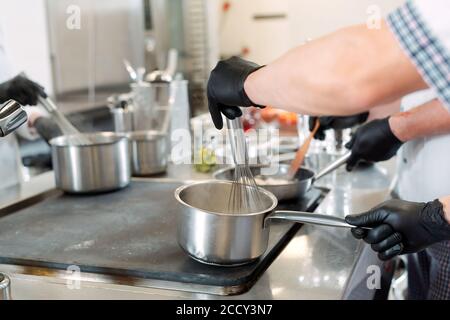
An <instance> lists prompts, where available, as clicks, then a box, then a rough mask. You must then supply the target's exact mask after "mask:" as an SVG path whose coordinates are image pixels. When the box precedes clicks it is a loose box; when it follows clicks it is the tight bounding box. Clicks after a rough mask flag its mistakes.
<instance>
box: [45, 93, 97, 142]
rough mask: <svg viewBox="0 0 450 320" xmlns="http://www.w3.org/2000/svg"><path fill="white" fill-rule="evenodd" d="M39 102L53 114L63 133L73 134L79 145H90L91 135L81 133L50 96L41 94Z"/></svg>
mask: <svg viewBox="0 0 450 320" xmlns="http://www.w3.org/2000/svg"><path fill="white" fill-rule="evenodd" d="M38 99H39V103H40V104H41V105H42V106H43V107H44V108H45V110H47V112H48V113H49V114H50V115H51V116H52V118H53V120H55V122H56V124H57V125H58V126H59V128H60V129H61V131H62V133H63V134H64V135H66V136H69V135H70V136H72V139H73V140H72V141H75V139H76V141H75V143H76V144H77V145H89V144H91V141H90V140H89V136H87V135H83V134H80V131H78V129H77V128H75V127H74V126H73V125H72V124H71V123H70V121H69V120H67V118H66V116H65V115H64V114H62V112H60V111H59V110H58V108H57V107H56V104H55V103H54V102H53V100H52V99H50V98H49V97H47V98H44V97H41V96H39V98H38Z"/></svg>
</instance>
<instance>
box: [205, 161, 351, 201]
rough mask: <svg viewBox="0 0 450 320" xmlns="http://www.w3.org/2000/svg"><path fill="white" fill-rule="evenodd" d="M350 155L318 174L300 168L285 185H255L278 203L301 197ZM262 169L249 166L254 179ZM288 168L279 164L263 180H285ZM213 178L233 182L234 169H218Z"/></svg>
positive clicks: (261, 167) (286, 165)
mask: <svg viewBox="0 0 450 320" xmlns="http://www.w3.org/2000/svg"><path fill="white" fill-rule="evenodd" d="M350 155H351V153H347V154H345V155H344V156H342V157H340V158H339V159H337V160H335V161H333V162H332V163H330V164H329V165H328V166H326V167H325V168H324V169H323V170H321V171H320V172H319V173H318V174H315V173H314V171H312V170H310V169H308V168H305V167H301V168H300V169H299V170H298V172H297V174H296V176H295V179H294V180H290V181H286V182H285V183H274V184H270V183H269V180H267V181H268V182H267V183H264V181H261V182H260V181H257V183H258V185H259V186H260V187H261V188H264V189H266V190H267V191H270V192H271V193H273V194H274V195H275V197H277V199H278V200H279V201H282V200H290V199H295V198H298V197H302V196H304V195H305V194H306V192H308V190H309V189H310V188H311V186H312V184H313V183H314V182H315V181H317V180H319V179H320V178H322V177H324V176H326V175H327V174H329V173H331V172H333V171H334V170H336V169H337V168H339V167H340V166H341V165H343V164H344V163H346V162H347V160H348V158H349V157H350ZM264 167H265V166H264V165H250V170H251V171H252V174H253V176H254V177H258V176H260V175H261V174H262V169H263V168H264ZM289 167H290V165H288V164H281V163H280V164H279V167H278V172H277V173H276V174H274V175H270V176H265V178H269V179H270V178H272V179H276V178H280V179H285V177H286V175H287V173H288V171H289ZM213 177H214V178H215V179H218V180H227V181H233V177H234V167H229V168H224V169H220V170H218V171H216V172H215V173H214V175H213Z"/></svg>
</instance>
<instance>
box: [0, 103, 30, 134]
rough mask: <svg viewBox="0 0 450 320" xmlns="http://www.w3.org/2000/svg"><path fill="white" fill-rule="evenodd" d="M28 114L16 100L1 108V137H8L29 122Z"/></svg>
mask: <svg viewBox="0 0 450 320" xmlns="http://www.w3.org/2000/svg"><path fill="white" fill-rule="evenodd" d="M27 119H28V117H27V113H26V112H25V110H23V109H22V106H21V105H20V104H19V103H17V102H16V101H14V100H9V101H7V102H6V103H4V104H3V105H1V106H0V137H6V136H7V135H8V134H10V133H11V132H13V131H15V130H16V129H17V128H19V127H20V126H21V125H23V124H24V123H25V122H27Z"/></svg>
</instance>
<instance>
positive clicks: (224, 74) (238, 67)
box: [208, 57, 261, 129]
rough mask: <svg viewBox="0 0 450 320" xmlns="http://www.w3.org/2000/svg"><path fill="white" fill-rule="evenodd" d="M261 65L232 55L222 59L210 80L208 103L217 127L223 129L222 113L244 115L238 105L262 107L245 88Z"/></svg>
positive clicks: (231, 116)
mask: <svg viewBox="0 0 450 320" xmlns="http://www.w3.org/2000/svg"><path fill="white" fill-rule="evenodd" d="M260 68H261V66H259V65H257V64H255V63H253V62H249V61H246V60H243V59H241V58H238V57H232V58H230V59H227V60H223V61H220V62H219V63H218V64H217V66H216V67H215V68H214V70H213V71H212V72H211V75H210V77H209V81H208V105H209V112H210V113H211V117H212V120H213V122H214V125H215V126H216V128H217V129H222V127H223V121H222V115H221V114H222V113H223V114H224V115H225V116H226V117H227V118H229V119H234V118H237V117H240V116H242V112H241V110H240V109H239V108H238V107H251V106H255V107H261V106H258V105H255V104H254V103H253V102H252V101H251V100H250V99H249V97H248V96H247V94H246V93H245V90H244V82H245V80H246V79H247V77H248V76H249V75H250V74H251V73H252V72H255V71H256V70H258V69H260Z"/></svg>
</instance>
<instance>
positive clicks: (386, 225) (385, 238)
mask: <svg viewBox="0 0 450 320" xmlns="http://www.w3.org/2000/svg"><path fill="white" fill-rule="evenodd" d="M345 221H347V223H349V224H351V225H354V226H357V228H354V229H352V234H353V236H354V237H355V238H357V239H364V241H365V242H367V243H369V244H371V245H372V249H373V250H374V251H376V252H378V257H379V258H380V259H381V260H389V259H391V258H393V257H394V256H396V255H399V254H403V253H413V252H418V251H421V250H423V249H425V248H426V247H428V246H430V245H432V244H434V243H437V242H440V241H444V240H450V224H449V223H448V222H447V220H446V219H445V215H444V209H443V205H442V203H441V202H440V201H439V200H434V201H432V202H428V203H416V202H408V201H403V200H389V201H386V202H384V203H382V204H381V205H379V206H377V207H375V208H373V209H372V210H369V211H368V212H366V213H362V214H360V215H349V216H347V217H345ZM363 227H366V228H372V229H370V230H368V229H363Z"/></svg>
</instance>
